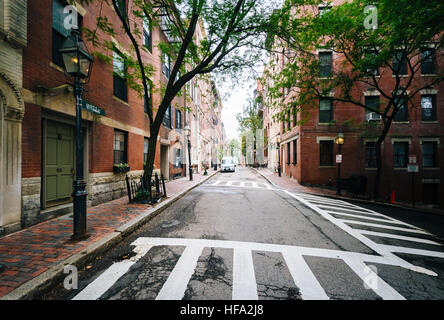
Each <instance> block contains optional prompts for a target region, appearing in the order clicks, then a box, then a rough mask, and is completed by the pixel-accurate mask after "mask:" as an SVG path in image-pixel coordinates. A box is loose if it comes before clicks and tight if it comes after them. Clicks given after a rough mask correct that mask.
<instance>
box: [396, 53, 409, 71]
mask: <svg viewBox="0 0 444 320" xmlns="http://www.w3.org/2000/svg"><path fill="white" fill-rule="evenodd" d="M393 74H394V75H406V74H407V57H406V54H405V52H404V51H403V50H399V51H398V52H396V53H395V55H394V56H393Z"/></svg>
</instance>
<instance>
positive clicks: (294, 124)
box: [293, 106, 298, 127]
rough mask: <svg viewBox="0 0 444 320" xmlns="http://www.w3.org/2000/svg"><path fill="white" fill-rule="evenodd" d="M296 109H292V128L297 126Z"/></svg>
mask: <svg viewBox="0 0 444 320" xmlns="http://www.w3.org/2000/svg"><path fill="white" fill-rule="evenodd" d="M297 114H298V108H297V107H296V106H294V107H293V127H296V126H297V124H298V117H297Z"/></svg>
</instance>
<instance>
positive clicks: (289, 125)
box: [287, 110, 291, 130]
mask: <svg viewBox="0 0 444 320" xmlns="http://www.w3.org/2000/svg"><path fill="white" fill-rule="evenodd" d="M287 116H288V117H287V127H288V130H291V110H288V112H287Z"/></svg>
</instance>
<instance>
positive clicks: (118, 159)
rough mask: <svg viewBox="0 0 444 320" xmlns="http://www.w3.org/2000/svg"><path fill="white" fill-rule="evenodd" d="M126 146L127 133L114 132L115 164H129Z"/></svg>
mask: <svg viewBox="0 0 444 320" xmlns="http://www.w3.org/2000/svg"><path fill="white" fill-rule="evenodd" d="M126 145H127V136H126V132H123V131H119V130H114V164H121V163H126V162H127V157H126Z"/></svg>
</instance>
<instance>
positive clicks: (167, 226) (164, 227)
mask: <svg viewBox="0 0 444 320" xmlns="http://www.w3.org/2000/svg"><path fill="white" fill-rule="evenodd" d="M178 224H180V221H178V220H173V221H170V222H167V223H164V224H162V225H161V226H160V227H161V228H163V229H167V228H171V227H174V226H177V225H178Z"/></svg>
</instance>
